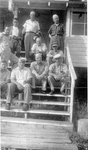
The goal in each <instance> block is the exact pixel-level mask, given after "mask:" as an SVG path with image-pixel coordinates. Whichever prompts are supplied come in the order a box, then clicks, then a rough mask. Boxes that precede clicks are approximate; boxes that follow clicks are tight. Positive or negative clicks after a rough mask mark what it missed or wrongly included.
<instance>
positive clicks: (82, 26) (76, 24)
mask: <svg viewBox="0 0 88 150" xmlns="http://www.w3.org/2000/svg"><path fill="white" fill-rule="evenodd" d="M72 35H83V36H85V35H87V13H85V12H73V13H72Z"/></svg>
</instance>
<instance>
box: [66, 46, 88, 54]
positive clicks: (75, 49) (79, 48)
mask: <svg viewBox="0 0 88 150" xmlns="http://www.w3.org/2000/svg"><path fill="white" fill-rule="evenodd" d="M69 51H79V52H80V51H84V53H85V52H87V48H82V47H78V48H77V47H72V46H69Z"/></svg>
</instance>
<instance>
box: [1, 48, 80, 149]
mask: <svg viewBox="0 0 88 150" xmlns="http://www.w3.org/2000/svg"><path fill="white" fill-rule="evenodd" d="M23 54H24V53H22V55H23ZM66 58H67V59H66V63H67V65H68V67H69V71H70V75H71V82H70V83H68V84H67V86H66V89H65V91H66V95H61V94H60V92H59V91H60V90H59V87H56V94H54V95H52V96H51V95H49V94H48V93H49V86H48V85H47V94H42V93H40V89H41V86H37V87H36V92H35V93H32V101H31V102H30V109H29V110H28V111H26V112H24V111H23V110H22V105H23V103H24V101H23V94H20V98H14V100H13V103H12V106H11V109H10V110H9V111H8V110H6V109H5V103H6V100H5V99H3V100H2V99H1V100H0V101H1V107H0V111H1V116H2V117H1V127H2V129H1V136H2V139H1V143H2V147H10V148H20V149H21V148H24V149H37V150H38V149H41V150H42V149H50V150H54V149H55V150H77V147H76V146H75V145H73V144H72V143H71V141H70V139H69V134H70V133H71V132H72V130H73V124H72V114H73V96H74V86H75V79H76V75H75V72H74V68H73V66H72V62H71V58H70V54H69V49H66ZM26 66H28V67H29V64H26Z"/></svg>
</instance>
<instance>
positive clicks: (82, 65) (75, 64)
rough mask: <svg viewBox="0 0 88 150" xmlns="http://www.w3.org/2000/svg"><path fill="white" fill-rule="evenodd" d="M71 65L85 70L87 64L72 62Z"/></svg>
mask: <svg viewBox="0 0 88 150" xmlns="http://www.w3.org/2000/svg"><path fill="white" fill-rule="evenodd" d="M73 65H74V67H83V68H85V67H87V63H85V64H83V63H81V64H80V63H79V64H78V63H75V62H73Z"/></svg>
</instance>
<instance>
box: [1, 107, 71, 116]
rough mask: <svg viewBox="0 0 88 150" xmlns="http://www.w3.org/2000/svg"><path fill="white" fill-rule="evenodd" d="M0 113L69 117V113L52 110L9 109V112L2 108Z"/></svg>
mask: <svg viewBox="0 0 88 150" xmlns="http://www.w3.org/2000/svg"><path fill="white" fill-rule="evenodd" d="M0 111H3V112H16V113H17V112H18V113H24V114H27V113H31V114H45V115H65V116H69V115H70V113H68V112H66V111H54V110H32V109H31V110H28V111H26V112H25V111H23V110H21V109H10V110H6V109H5V108H4V107H3V108H0Z"/></svg>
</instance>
